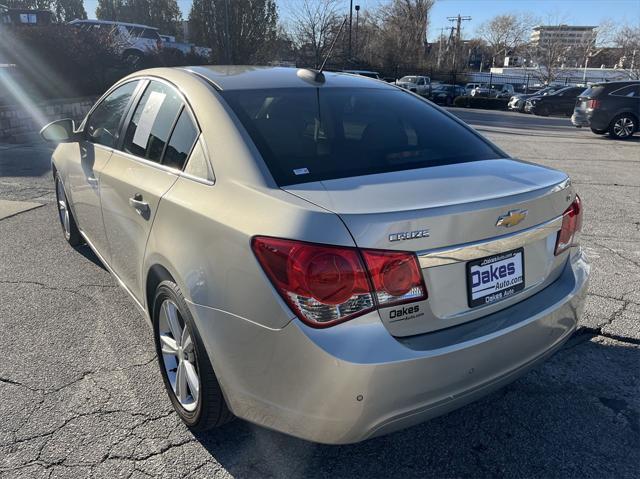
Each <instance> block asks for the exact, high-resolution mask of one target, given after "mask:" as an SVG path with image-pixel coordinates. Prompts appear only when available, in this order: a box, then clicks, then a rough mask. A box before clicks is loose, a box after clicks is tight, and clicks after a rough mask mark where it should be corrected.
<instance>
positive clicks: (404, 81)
mask: <svg viewBox="0 0 640 479" xmlns="http://www.w3.org/2000/svg"><path fill="white" fill-rule="evenodd" d="M396 85H398V86H399V87H401V88H404V89H405V90H409V91H411V92H413V93H417V94H418V95H422V96H429V95H430V94H431V78H429V77H425V76H417V75H409V76H404V77H402V78H400V80H398V81H396Z"/></svg>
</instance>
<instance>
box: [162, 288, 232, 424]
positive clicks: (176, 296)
mask: <svg viewBox="0 0 640 479" xmlns="http://www.w3.org/2000/svg"><path fill="white" fill-rule="evenodd" d="M152 314H153V333H154V334H153V335H154V340H155V346H156V353H157V356H158V364H159V365H160V371H161V374H162V380H163V382H164V385H165V388H166V390H167V393H168V394H169V398H170V399H171V403H172V404H173V407H174V409H175V410H176V412H177V413H178V416H180V419H182V420H183V421H184V423H185V424H186V425H187V426H188V427H189V428H190V429H191V430H193V431H196V432H200V431H206V430H209V429H212V428H214V427H218V426H221V425H222V424H225V423H227V422H229V421H230V420H231V419H233V414H232V413H231V412H230V411H229V408H228V407H227V403H226V402H225V400H224V396H223V395H222V390H221V388H220V384H219V383H218V379H217V378H216V375H215V373H214V372H213V368H212V366H211V363H210V362H209V358H208V356H207V352H206V350H205V349H204V346H203V344H202V340H201V338H200V335H199V333H198V330H197V328H196V325H195V323H194V321H193V317H192V316H191V312H190V311H189V308H188V307H187V304H186V301H185V299H184V297H183V296H182V293H181V292H180V289H179V288H178V286H177V285H176V284H175V283H174V282H173V281H163V282H162V283H160V285H159V286H158V288H157V289H156V294H155V298H154V301H153V313H152Z"/></svg>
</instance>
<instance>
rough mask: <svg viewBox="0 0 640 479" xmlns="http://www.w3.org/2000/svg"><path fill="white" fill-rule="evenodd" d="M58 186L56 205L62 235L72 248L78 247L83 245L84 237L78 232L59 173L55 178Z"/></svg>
mask: <svg viewBox="0 0 640 479" xmlns="http://www.w3.org/2000/svg"><path fill="white" fill-rule="evenodd" d="M54 181H55V184H56V205H57V207H58V218H59V219H60V226H62V233H63V234H64V239H66V240H67V243H69V244H70V245H71V246H78V245H80V244H82V242H83V241H82V235H80V230H78V225H77V224H76V220H75V218H74V217H73V213H72V212H71V208H70V207H69V201H68V200H67V194H66V193H65V192H64V184H63V183H62V179H61V178H60V175H59V174H58V172H56V176H55V180H54Z"/></svg>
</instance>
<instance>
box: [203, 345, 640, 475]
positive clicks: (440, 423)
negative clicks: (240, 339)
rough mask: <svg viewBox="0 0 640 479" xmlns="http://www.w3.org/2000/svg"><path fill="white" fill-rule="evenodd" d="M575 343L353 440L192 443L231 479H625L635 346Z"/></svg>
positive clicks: (236, 432) (245, 433)
mask: <svg viewBox="0 0 640 479" xmlns="http://www.w3.org/2000/svg"><path fill="white" fill-rule="evenodd" d="M576 339H577V341H573V342H570V343H568V346H566V347H565V348H564V349H563V350H561V351H559V352H558V353H557V354H556V355H554V356H553V357H552V358H551V359H550V360H549V361H548V362H547V363H544V364H542V365H541V366H539V367H538V368H537V369H534V370H533V371H531V372H530V373H529V374H527V375H525V376H524V377H522V378H520V379H519V380H518V381H516V382H515V383H513V384H511V385H509V386H507V387H505V388H503V389H502V390H500V391H498V392H496V393H493V394H492V395H490V396H488V397H486V398H484V399H482V400H480V401H478V402H476V403H473V404H470V405H468V406H466V407H464V408H462V409H459V410H457V411H454V412H451V413H449V414H447V415H445V416H441V417H438V418H435V419H433V420H431V421H429V422H426V423H423V424H420V425H417V426H414V427H412V428H410V429H406V430H404V431H400V432H396V433H394V434H391V435H388V436H383V437H379V438H374V439H371V440H368V441H364V442H362V443H359V444H352V445H344V446H327V445H321V444H314V443H310V442H307V441H303V440H299V439H295V438H292V437H289V436H286V435H284V434H281V433H277V432H274V431H270V430H267V429H264V428H261V427H258V426H255V425H252V424H249V423H247V422H245V421H241V420H235V421H233V422H232V423H230V424H227V425H225V426H223V427H222V428H219V429H217V430H214V431H212V432H208V433H203V434H200V435H198V436H197V439H198V440H199V441H200V442H201V443H202V445H203V446H204V447H205V448H206V449H207V450H208V452H209V453H210V454H211V455H212V456H213V458H215V460H216V461H217V462H218V463H220V464H221V465H222V466H223V467H224V468H225V469H226V470H227V471H228V472H229V473H230V474H232V475H233V476H234V477H367V478H372V477H438V478H441V477H495V476H501V477H516V476H517V477H614V476H615V477H633V475H634V471H635V473H637V472H638V469H637V464H640V448H638V447H637V445H638V443H639V442H640V414H639V411H638V404H637V401H636V400H635V399H634V398H637V394H638V389H639V385H638V376H637V373H633V372H631V371H629V368H630V367H632V366H631V365H633V364H635V365H638V364H640V349H638V348H637V347H633V346H631V344H627V343H620V342H617V341H610V340H606V339H603V338H597V339H594V340H591V341H586V340H585V339H580V338H576ZM607 341H608V344H605V342H607ZM636 477H637V476H636Z"/></svg>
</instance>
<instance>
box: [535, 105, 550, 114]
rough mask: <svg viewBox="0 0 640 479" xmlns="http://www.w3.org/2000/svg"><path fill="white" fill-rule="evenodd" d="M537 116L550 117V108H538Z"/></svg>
mask: <svg viewBox="0 0 640 479" xmlns="http://www.w3.org/2000/svg"><path fill="white" fill-rule="evenodd" d="M535 114H536V115H539V116H549V107H548V106H541V107H539V108H536V111H535Z"/></svg>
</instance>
